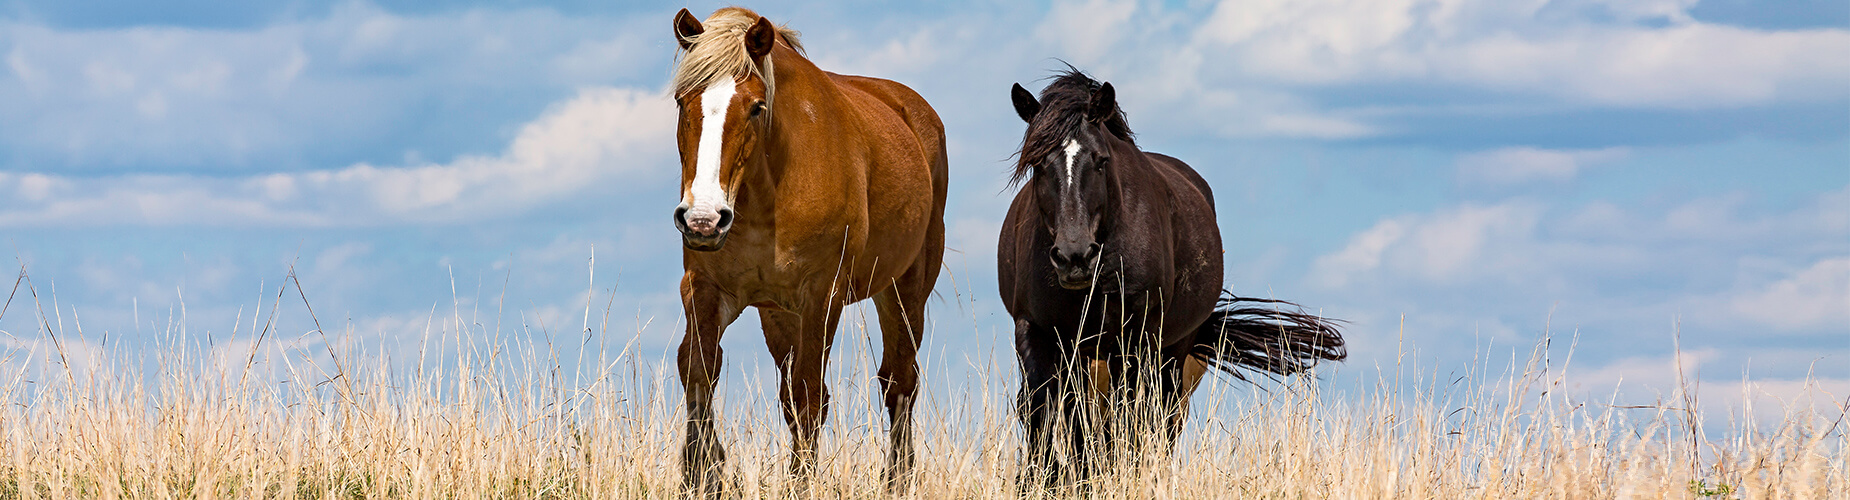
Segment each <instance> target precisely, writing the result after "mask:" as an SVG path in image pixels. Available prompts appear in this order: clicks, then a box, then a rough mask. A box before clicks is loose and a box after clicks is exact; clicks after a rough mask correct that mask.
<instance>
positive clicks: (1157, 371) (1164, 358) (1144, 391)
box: [1107, 337, 1187, 466]
mask: <svg viewBox="0 0 1850 500" xmlns="http://www.w3.org/2000/svg"><path fill="white" fill-rule="evenodd" d="M1155 340H1156V339H1155V338H1154V337H1147V338H1143V339H1141V340H1136V339H1133V340H1132V341H1131V342H1127V343H1126V345H1124V346H1122V347H1121V348H1120V350H1119V352H1117V353H1114V354H1113V355H1112V356H1111V358H1110V362H1109V363H1107V366H1108V367H1110V370H1111V373H1112V378H1113V379H1114V380H1116V381H1117V387H1116V389H1115V390H1113V391H1112V393H1111V394H1112V398H1111V401H1112V405H1113V406H1112V408H1114V410H1115V411H1113V412H1112V413H1113V416H1114V417H1116V419H1115V421H1113V422H1111V423H1110V424H1109V427H1110V429H1111V430H1112V431H1114V432H1118V433H1123V435H1124V439H1123V440H1122V441H1118V442H1114V443H1113V444H1114V446H1113V447H1112V450H1111V453H1110V455H1111V456H1112V459H1113V464H1116V463H1129V464H1132V465H1133V466H1136V465H1140V464H1141V463H1142V461H1143V459H1144V458H1145V455H1146V454H1147V451H1148V446H1149V445H1150V441H1151V438H1157V440H1158V441H1159V443H1158V444H1167V443H1170V442H1172V441H1171V440H1172V439H1173V437H1174V435H1175V434H1174V432H1173V429H1172V427H1173V426H1174V425H1178V424H1179V423H1180V422H1181V421H1180V420H1178V419H1177V418H1176V417H1177V411H1178V408H1176V403H1175V401H1176V395H1177V394H1178V393H1180V387H1181V385H1182V382H1181V378H1180V375H1181V373H1182V372H1181V369H1180V368H1181V366H1182V364H1181V362H1182V360H1181V359H1180V358H1177V357H1175V356H1172V355H1171V354H1170V352H1169V350H1168V349H1157V348H1156V343H1157V342H1156V341H1155ZM1181 394H1182V397H1183V399H1182V400H1183V401H1184V402H1185V401H1186V398H1187V395H1186V393H1181ZM1167 450H1168V447H1167V446H1163V447H1161V448H1160V449H1159V453H1160V454H1165V455H1166V454H1167ZM1127 459H1128V460H1127Z"/></svg>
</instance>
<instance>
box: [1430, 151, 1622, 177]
mask: <svg viewBox="0 0 1850 500" xmlns="http://www.w3.org/2000/svg"><path fill="white" fill-rule="evenodd" d="M1626 154H1627V150H1626V149H1625V148H1617V147H1614V148H1605V149H1593V150H1550V149H1538V148H1532V147H1512V148H1503V149H1496V150H1491V151H1482V152H1476V153H1469V154H1465V155H1461V156H1459V157H1458V161H1457V169H1458V177H1459V180H1460V181H1461V182H1462V183H1464V184H1466V185H1473V186H1489V187H1503V186H1510V185H1516V184H1523V183H1528V182H1534V181H1549V182H1565V181H1569V180H1573V179H1574V177H1575V176H1577V175H1579V174H1580V171H1582V170H1585V169H1586V168H1588V167H1591V166H1596V165H1599V164H1602V163H1608V162H1611V161H1614V160H1618V159H1621V158H1624V157H1625V155H1626Z"/></svg>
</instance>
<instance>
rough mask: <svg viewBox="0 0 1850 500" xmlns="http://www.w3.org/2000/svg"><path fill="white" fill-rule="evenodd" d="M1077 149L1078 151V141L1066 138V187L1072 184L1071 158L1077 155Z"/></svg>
mask: <svg viewBox="0 0 1850 500" xmlns="http://www.w3.org/2000/svg"><path fill="white" fill-rule="evenodd" d="M1079 151H1080V147H1079V141H1078V140H1075V139H1071V138H1068V139H1067V140H1066V186H1067V187H1072V186H1073V158H1075V157H1078V156H1079Z"/></svg>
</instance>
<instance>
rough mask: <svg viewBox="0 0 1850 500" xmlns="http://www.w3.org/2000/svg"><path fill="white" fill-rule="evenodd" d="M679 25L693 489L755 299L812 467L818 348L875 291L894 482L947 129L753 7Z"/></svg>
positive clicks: (934, 259) (937, 232)
mask: <svg viewBox="0 0 1850 500" xmlns="http://www.w3.org/2000/svg"><path fill="white" fill-rule="evenodd" d="M674 32H675V39H676V40H677V41H679V42H680V46H681V54H680V60H679V62H678V63H677V65H676V67H675V70H674V78H673V80H674V81H673V92H674V98H675V102H676V104H677V105H679V107H680V127H679V128H678V129H677V131H676V141H677V143H678V144H679V146H680V150H681V204H680V206H678V207H676V208H675V212H674V221H675V226H676V227H677V228H679V229H680V230H681V236H682V243H683V245H684V246H685V247H686V248H685V250H684V251H683V253H682V262H683V265H684V267H685V268H686V274H684V275H682V277H681V301H682V306H683V307H684V308H685V310H686V313H687V336H686V337H685V338H684V339H683V340H682V342H681V349H680V358H679V365H680V372H681V383H682V385H683V386H684V388H685V390H686V397H687V441H686V445H685V447H684V448H683V450H682V474H683V479H684V480H685V482H686V484H687V486H688V487H689V488H690V489H692V490H694V491H707V492H716V491H718V489H719V486H720V484H719V478H720V474H721V468H722V465H723V462H724V460H725V451H724V450H723V449H722V448H721V446H720V444H719V441H718V439H717V437H716V436H715V434H714V428H713V426H714V424H713V391H714V384H715V382H716V379H717V378H718V375H719V370H720V367H721V353H720V347H719V341H720V335H721V334H722V333H723V332H725V330H726V326H727V325H729V324H731V323H732V322H733V320H735V319H737V318H738V317H739V314H740V313H741V312H743V311H744V310H745V307H746V306H753V307H757V308H758V315H759V319H760V321H761V322H762V323H763V325H764V338H765V344H767V345H768V346H769V347H770V349H771V356H772V357H773V358H775V359H776V363H777V367H778V370H779V371H780V374H781V375H782V380H781V383H780V384H779V385H780V387H779V389H778V396H779V398H780V399H781V400H782V402H783V409H784V419H785V422H786V423H787V424H788V425H789V428H790V433H791V435H792V446H791V449H792V450H793V451H794V456H793V457H792V458H793V459H792V461H791V462H792V471H793V472H794V473H796V474H798V475H799V477H801V476H804V475H807V474H810V473H813V471H814V467H815V452H816V437H817V434H818V432H819V431H820V428H821V425H822V421H823V417H824V415H826V414H827V412H828V402H829V392H828V388H827V387H826V386H825V384H824V382H823V380H822V375H823V370H824V367H825V366H826V365H827V364H828V355H829V344H830V343H831V342H832V340H833V338H834V334H835V327H836V323H837V321H838V320H839V319H840V318H841V310H842V306H844V305H847V304H850V303H853V302H858V301H860V300H862V299H866V298H870V297H871V298H873V299H874V305H875V307H876V308H877V310H878V311H879V315H880V332H881V335H882V337H883V340H884V342H883V344H884V349H883V351H882V352H883V358H882V359H881V362H880V368H879V380H880V384H881V387H882V389H884V391H885V396H886V408H887V416H888V418H889V420H890V422H891V428H890V429H889V432H890V433H891V436H892V443H893V444H892V450H891V452H890V453H889V455H888V463H887V475H888V478H889V480H895V483H894V484H898V482H897V480H898V479H901V478H903V477H905V475H906V473H907V472H909V471H910V469H911V464H912V429H911V415H912V404H913V397H914V395H915V393H916V392H917V390H918V362H917V360H916V356H917V353H918V348H919V340H920V335H921V333H922V332H923V327H924V320H925V299H926V298H927V296H929V295H930V294H931V290H932V286H933V285H934V284H935V283H936V281H937V279H938V269H939V264H940V262H941V261H942V260H943V257H944V199H945V189H946V186H947V179H946V174H947V172H946V170H947V161H946V155H945V147H944V125H943V123H942V122H940V121H939V119H938V115H937V113H936V112H935V111H933V110H932V108H931V106H930V105H927V104H926V103H925V100H924V99H923V98H921V97H919V95H918V93H916V92H913V91H912V89H909V88H906V87H905V86H904V85H900V84H898V83H894V82H892V81H888V80H881V79H877V78H867V77H860V76H846V75H838V74H835V73H830V72H827V71H823V70H821V69H817V68H816V65H815V64H812V63H810V61H809V59H808V58H806V57H805V55H804V52H803V48H802V45H801V43H800V42H799V41H798V39H797V33H796V32H795V31H791V30H789V29H787V28H781V27H777V26H773V25H772V24H771V22H770V21H768V20H766V19H765V18H764V17H762V16H759V15H758V14H757V13H754V12H752V11H750V10H746V9H742V8H736V7H729V8H725V9H720V10H719V11H717V12H714V13H713V15H712V16H710V17H708V18H707V19H706V21H704V22H702V21H698V20H696V19H695V18H694V16H693V15H692V14H689V13H688V12H687V10H686V9H682V10H681V12H680V13H679V14H676V15H675V19H674Z"/></svg>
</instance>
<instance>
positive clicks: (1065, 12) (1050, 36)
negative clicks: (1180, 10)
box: [1034, 0, 1137, 64]
mask: <svg viewBox="0 0 1850 500" xmlns="http://www.w3.org/2000/svg"><path fill="white" fill-rule="evenodd" d="M1136 12H1137V2H1135V1H1112V0H1086V1H1085V2H1084V3H1080V2H1073V1H1068V2H1056V3H1055V4H1054V5H1053V6H1052V7H1051V11H1050V12H1048V13H1047V18H1046V19H1044V20H1042V21H1041V24H1040V26H1037V27H1035V28H1034V36H1035V37H1037V38H1040V39H1042V40H1045V41H1047V42H1050V43H1051V44H1052V45H1053V46H1056V47H1062V48H1064V49H1065V52H1066V53H1067V54H1070V56H1069V57H1072V58H1073V59H1074V62H1077V63H1081V64H1090V63H1094V62H1098V61H1099V60H1101V59H1103V58H1104V56H1105V55H1106V54H1107V53H1108V52H1109V51H1110V50H1111V49H1112V48H1113V47H1112V46H1113V45H1116V44H1117V43H1118V42H1119V40H1121V39H1122V38H1123V36H1124V34H1125V32H1126V31H1127V29H1126V26H1125V25H1124V24H1125V22H1127V21H1130V18H1131V15H1132V14H1135V13H1136Z"/></svg>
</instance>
